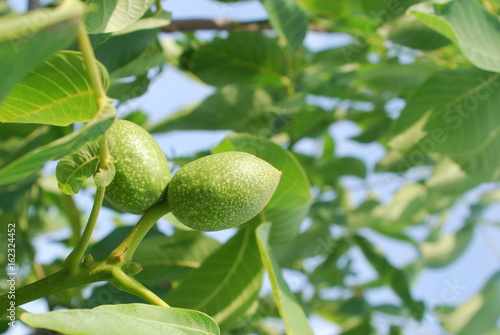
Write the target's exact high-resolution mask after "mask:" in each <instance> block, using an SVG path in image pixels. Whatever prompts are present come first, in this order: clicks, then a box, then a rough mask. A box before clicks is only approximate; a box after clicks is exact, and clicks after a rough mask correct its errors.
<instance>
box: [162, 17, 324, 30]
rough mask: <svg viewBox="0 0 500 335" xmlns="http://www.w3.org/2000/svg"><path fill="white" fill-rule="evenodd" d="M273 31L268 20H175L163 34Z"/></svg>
mask: <svg viewBox="0 0 500 335" xmlns="http://www.w3.org/2000/svg"><path fill="white" fill-rule="evenodd" d="M270 29H272V27H271V24H270V23H269V21H268V20H257V21H247V22H239V21H231V20H224V19H191V20H174V21H172V22H171V23H170V24H169V25H168V26H165V27H163V28H162V31H163V32H166V33H173V32H176V31H196V30H243V31H260V30H270ZM309 29H310V30H312V31H322V32H331V29H328V28H327V27H323V26H320V25H318V24H315V23H310V24H309Z"/></svg>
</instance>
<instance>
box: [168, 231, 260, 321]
mask: <svg viewBox="0 0 500 335" xmlns="http://www.w3.org/2000/svg"><path fill="white" fill-rule="evenodd" d="M254 230H255V229H254V228H253V227H252V226H247V227H246V228H245V229H243V230H241V231H239V232H238V233H237V234H236V235H235V236H233V237H232V238H231V239H230V240H229V241H228V242H226V243H225V244H224V245H223V246H221V247H220V248H219V249H218V250H217V251H215V252H214V253H213V254H212V255H210V256H209V257H208V258H207V259H206V260H205V261H204V262H203V264H202V266H201V267H200V268H198V269H197V270H196V271H195V272H193V273H192V275H191V276H189V277H188V278H187V279H186V280H185V281H184V282H182V283H181V285H180V286H179V287H178V288H176V289H175V290H174V291H172V292H171V293H170V294H169V295H168V296H167V298H166V301H167V302H168V303H169V304H170V305H171V306H178V307H183V308H190V309H196V310H200V311H203V312H205V313H207V314H208V315H210V316H212V317H213V318H214V320H215V321H217V323H218V324H219V325H220V327H221V329H230V328H231V326H234V324H235V323H237V322H238V321H239V320H238V319H240V318H241V317H242V316H243V315H245V313H246V312H247V311H248V310H249V309H250V308H251V307H252V305H253V303H254V302H255V301H256V299H257V298H258V293H259V290H260V287H261V284H262V277H263V273H264V271H263V267H262V264H261V263H260V262H259V251H258V248H257V242H256V241H255V231H254Z"/></svg>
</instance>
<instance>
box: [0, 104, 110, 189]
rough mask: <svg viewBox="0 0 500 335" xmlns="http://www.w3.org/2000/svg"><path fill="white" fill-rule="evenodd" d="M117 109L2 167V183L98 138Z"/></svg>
mask: <svg viewBox="0 0 500 335" xmlns="http://www.w3.org/2000/svg"><path fill="white" fill-rule="evenodd" d="M115 115H116V111H115V109H114V108H112V107H108V108H106V109H105V112H104V113H103V114H102V115H99V117H98V118H97V119H95V120H94V121H92V122H89V123H88V124H86V125H84V126H83V127H82V128H80V129H79V130H77V131H75V132H73V133H72V134H70V135H66V136H64V137H61V138H59V139H57V140H55V141H53V142H51V143H49V144H46V145H44V146H41V147H39V148H37V149H35V150H33V151H31V152H29V153H27V154H26V155H24V156H22V157H20V158H19V159H17V160H15V161H14V162H12V163H10V164H9V165H7V166H4V167H3V168H2V169H0V185H3V184H8V183H12V182H14V181H16V180H20V179H22V178H25V177H27V176H29V175H30V174H32V173H34V172H36V171H38V170H40V169H41V168H42V167H43V164H44V163H46V162H47V161H50V160H56V159H59V158H61V157H63V156H65V155H67V154H70V153H72V152H74V151H76V150H78V148H80V147H81V146H82V145H84V144H85V143H87V142H90V141H94V140H96V139H97V138H98V137H99V136H101V135H102V134H104V133H105V132H106V130H107V129H108V127H109V126H110V125H111V123H113V120H114V117H115Z"/></svg>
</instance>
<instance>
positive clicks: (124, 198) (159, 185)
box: [105, 120, 170, 214]
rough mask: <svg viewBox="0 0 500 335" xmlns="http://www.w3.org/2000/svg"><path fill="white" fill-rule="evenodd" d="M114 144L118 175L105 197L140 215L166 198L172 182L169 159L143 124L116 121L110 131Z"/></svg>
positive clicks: (115, 205)
mask: <svg viewBox="0 0 500 335" xmlns="http://www.w3.org/2000/svg"><path fill="white" fill-rule="evenodd" d="M107 134H108V136H110V137H111V138H112V142H114V145H113V146H112V149H111V151H110V153H111V156H112V157H113V159H114V162H115V170H116V172H115V177H114V178H113V181H112V182H111V184H110V185H109V186H108V187H107V188H106V194H105V197H106V199H107V200H108V201H109V202H110V203H111V204H112V205H113V206H114V207H116V208H117V209H119V210H122V211H124V212H127V213H133V214H141V213H143V212H145V211H146V210H147V209H149V208H151V207H152V206H153V205H155V204H157V203H159V202H160V201H162V200H163V199H165V197H166V189H167V185H168V183H169V181H170V169H169V167H168V162H167V159H166V157H165V155H164V154H163V151H162V150H161V148H160V146H159V145H158V143H156V141H155V140H154V138H153V137H152V136H151V135H150V134H149V133H148V132H147V131H146V130H144V129H143V128H142V127H140V126H138V125H136V124H135V123H133V122H130V121H126V120H115V121H114V122H113V124H112V125H111V127H109V130H108V132H107Z"/></svg>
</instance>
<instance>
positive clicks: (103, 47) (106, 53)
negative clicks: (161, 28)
mask: <svg viewBox="0 0 500 335" xmlns="http://www.w3.org/2000/svg"><path fill="white" fill-rule="evenodd" d="M157 34H158V31H157V30H155V29H152V30H140V31H134V32H131V33H128V34H123V35H117V36H111V37H110V38H108V39H106V40H105V41H104V42H102V41H100V37H101V35H98V36H96V37H94V39H93V44H94V48H95V56H96V58H97V60H98V61H99V62H101V63H102V64H103V65H104V66H105V67H106V69H107V70H108V72H109V73H110V75H111V76H112V77H114V78H119V77H120V76H119V73H120V71H123V72H125V71H124V70H122V68H126V67H128V66H131V64H132V63H134V62H135V61H136V60H137V59H138V58H141V56H142V57H145V56H146V55H148V54H151V51H149V50H150V49H151V50H154V49H152V48H156V49H158V46H156V47H155V46H154V45H155V44H157V41H156V38H157ZM160 49H161V48H160ZM115 72H117V73H116V74H115ZM143 72H144V70H143V71H142V72H140V73H143ZM125 75H127V74H125Z"/></svg>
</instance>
